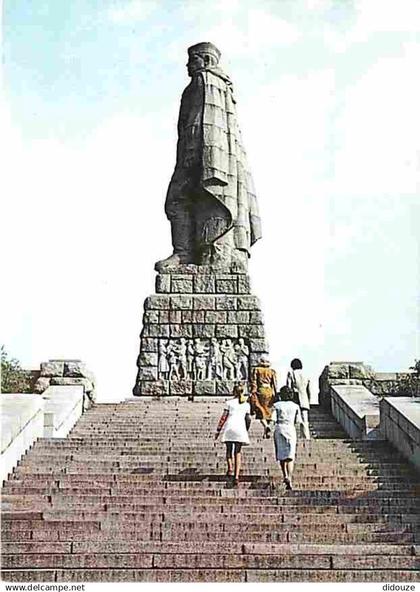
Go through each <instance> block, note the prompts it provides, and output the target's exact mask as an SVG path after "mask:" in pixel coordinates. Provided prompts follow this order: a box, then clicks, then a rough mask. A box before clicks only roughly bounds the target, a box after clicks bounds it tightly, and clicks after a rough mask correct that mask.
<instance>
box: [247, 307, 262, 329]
mask: <svg viewBox="0 0 420 592" xmlns="http://www.w3.org/2000/svg"><path fill="white" fill-rule="evenodd" d="M249 322H250V323H253V324H255V325H258V324H260V323H263V322H264V319H263V315H262V312H261V311H260V310H255V311H251V312H250V313H249Z"/></svg>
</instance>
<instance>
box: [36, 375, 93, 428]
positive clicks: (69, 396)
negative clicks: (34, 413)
mask: <svg viewBox="0 0 420 592" xmlns="http://www.w3.org/2000/svg"><path fill="white" fill-rule="evenodd" d="M44 398H45V399H46V405H45V409H44V434H43V435H44V438H65V437H66V436H67V434H68V433H69V432H70V430H71V429H72V427H73V426H74V425H75V423H76V421H77V420H78V419H79V417H80V416H81V415H82V413H83V400H84V389H83V386H50V387H48V389H47V390H46V391H45V393H44Z"/></svg>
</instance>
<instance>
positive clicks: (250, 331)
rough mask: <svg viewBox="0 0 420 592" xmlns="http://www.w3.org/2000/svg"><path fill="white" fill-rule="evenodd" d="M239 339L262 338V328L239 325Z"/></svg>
mask: <svg viewBox="0 0 420 592" xmlns="http://www.w3.org/2000/svg"><path fill="white" fill-rule="evenodd" d="M238 331H239V337H259V338H262V337H264V327H263V326H262V325H239V327H238Z"/></svg>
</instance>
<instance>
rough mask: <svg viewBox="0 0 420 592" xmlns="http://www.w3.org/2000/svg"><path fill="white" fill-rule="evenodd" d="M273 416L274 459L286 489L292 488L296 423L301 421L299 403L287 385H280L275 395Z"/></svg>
mask: <svg viewBox="0 0 420 592" xmlns="http://www.w3.org/2000/svg"><path fill="white" fill-rule="evenodd" d="M273 416H274V417H275V422H276V426H275V428H274V447H275V451H276V460H277V462H278V463H279V465H280V468H281V471H282V473H283V477H284V483H285V485H286V489H292V476H293V468H294V460H295V456H296V428H295V424H296V423H300V424H301V423H303V420H302V415H301V413H300V409H299V405H297V404H296V403H294V402H293V391H292V389H290V388H289V387H288V386H282V387H281V389H280V392H279V393H278V394H277V395H276V402H275V403H274V410H273Z"/></svg>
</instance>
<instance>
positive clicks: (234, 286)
mask: <svg viewBox="0 0 420 592" xmlns="http://www.w3.org/2000/svg"><path fill="white" fill-rule="evenodd" d="M237 292H238V282H237V278H236V277H234V276H233V277H232V276H229V278H228V279H227V278H226V279H218V278H216V293H217V294H236V293H237Z"/></svg>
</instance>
